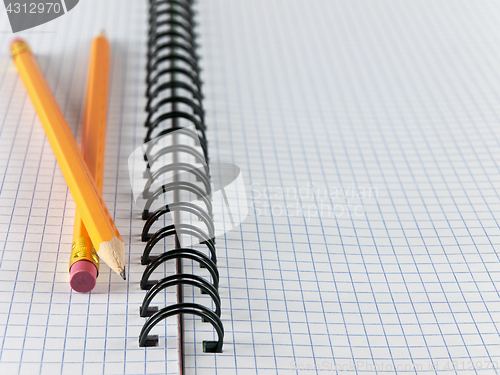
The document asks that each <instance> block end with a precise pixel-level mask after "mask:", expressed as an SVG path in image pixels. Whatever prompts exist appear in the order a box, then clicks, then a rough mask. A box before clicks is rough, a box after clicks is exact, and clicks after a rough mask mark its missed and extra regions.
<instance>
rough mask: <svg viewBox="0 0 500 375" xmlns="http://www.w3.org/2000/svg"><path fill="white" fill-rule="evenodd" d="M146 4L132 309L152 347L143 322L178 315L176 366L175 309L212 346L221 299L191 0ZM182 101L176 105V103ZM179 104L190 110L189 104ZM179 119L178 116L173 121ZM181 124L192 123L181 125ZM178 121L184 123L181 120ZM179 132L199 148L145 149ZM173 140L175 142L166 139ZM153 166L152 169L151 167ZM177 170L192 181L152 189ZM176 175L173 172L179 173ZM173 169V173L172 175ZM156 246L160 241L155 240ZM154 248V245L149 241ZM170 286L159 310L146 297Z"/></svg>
mask: <svg viewBox="0 0 500 375" xmlns="http://www.w3.org/2000/svg"><path fill="white" fill-rule="evenodd" d="M149 3H150V8H149V25H150V27H149V38H148V56H147V78H146V83H147V90H146V97H147V105H146V111H147V112H148V115H147V119H146V122H145V126H146V127H147V128H148V130H147V135H146V138H145V143H147V147H146V148H145V150H144V158H145V160H147V162H148V165H147V169H146V171H145V172H144V177H145V178H147V183H146V185H145V189H144V192H143V198H144V200H145V202H146V203H145V205H144V210H143V213H142V218H143V219H144V220H146V223H145V225H144V229H143V232H142V241H144V242H146V246H145V249H144V253H143V256H142V259H141V263H142V264H143V265H147V267H146V269H145V270H144V273H143V276H142V280H141V289H144V290H147V293H146V296H145V297H144V301H143V303H142V306H141V308H140V315H141V317H148V319H147V321H146V322H145V324H144V326H143V328H142V330H141V333H140V336H139V345H140V346H156V345H157V343H158V336H157V335H152V336H150V335H149V333H150V331H151V329H152V328H153V327H154V326H155V325H156V324H158V323H159V322H161V321H162V320H164V319H165V318H167V317H169V316H173V315H177V316H178V319H179V327H180V328H179V336H180V340H179V343H180V350H179V352H180V361H181V371H182V370H183V366H184V365H183V351H184V349H183V332H182V325H183V324H182V316H183V314H192V315H197V316H200V317H201V318H202V321H203V322H208V323H210V324H211V325H212V326H213V327H214V329H215V331H216V333H217V335H218V341H204V342H203V350H204V351H205V352H211V353H220V352H221V351H222V343H223V337H224V328H223V326H222V322H221V320H220V311H221V302H220V296H219V292H218V288H219V272H218V270H217V257H216V253H215V239H214V237H215V233H214V232H215V229H214V222H213V211H212V202H211V200H210V195H211V183H210V170H209V167H208V152H207V140H206V136H205V130H206V128H205V120H204V112H203V105H202V99H203V95H202V92H201V87H202V83H201V81H200V79H199V76H200V69H199V66H198V60H199V58H198V55H197V53H196V50H197V44H196V35H195V33H194V26H195V22H194V12H193V7H192V5H193V2H192V1H191V0H150V2H149ZM181 107H182V108H181ZM186 108H188V109H190V110H189V111H188V110H186ZM181 119H182V120H181ZM186 123H188V124H191V125H193V126H194V127H186V125H185V124H186ZM182 124H184V125H182ZM174 133H175V134H182V135H184V136H187V137H190V138H192V139H194V140H195V142H196V144H197V146H199V149H201V151H198V150H197V149H196V148H194V147H192V146H186V145H182V144H172V145H170V146H167V147H163V148H161V149H160V150H159V151H156V152H154V153H153V151H152V150H153V148H154V146H155V145H156V143H157V140H159V139H161V137H167V136H169V135H172V136H173V134H174ZM173 143H175V142H173ZM182 153H185V154H188V155H191V157H193V158H194V159H195V160H196V161H197V163H200V164H202V167H198V166H196V165H192V164H187V163H183V162H180V161H177V160H176V155H180V154H182ZM167 154H170V155H171V156H172V159H173V160H174V162H173V163H171V164H168V165H163V166H158V165H157V164H158V160H160V158H161V156H162V155H167ZM153 170H155V172H152V171H153ZM177 172H179V173H182V174H184V175H191V176H194V177H195V179H194V180H196V181H195V182H191V181H184V180H182V178H176V177H175V176H174V178H173V181H172V182H168V183H164V184H163V185H161V186H159V187H156V188H154V183H155V182H156V181H161V178H162V176H163V175H165V174H166V173H174V174H175V173H177ZM179 175H180V174H179ZM179 175H176V176H179ZM181 191H183V192H188V193H191V194H193V195H194V196H195V197H196V198H197V200H198V202H201V203H202V205H201V206H200V205H197V204H193V203H190V202H183V201H179V199H177V198H176V197H179V196H180V195H179V194H178V193H179V192H181ZM169 192H171V193H172V194H173V197H174V199H173V201H172V202H170V203H168V204H167V205H165V206H163V207H160V208H159V209H157V210H155V211H153V212H151V207H152V205H153V203H154V202H155V201H157V200H158V199H159V198H161V197H162V196H164V195H165V194H166V193H169ZM180 212H187V213H189V214H191V215H195V217H197V218H198V219H199V221H200V222H201V223H203V226H202V227H203V229H200V227H198V226H194V225H190V224H183V223H180V222H177V220H180V219H179V218H180V214H179V213H180ZM168 213H172V214H173V217H174V223H175V224H173V225H167V226H165V227H163V228H161V229H159V230H157V231H156V232H154V231H152V230H151V228H152V225H153V224H154V223H155V222H156V221H158V220H161V219H162V217H163V215H166V214H168ZM180 235H187V236H191V237H193V238H194V239H195V240H196V242H197V243H200V244H202V245H204V248H205V246H206V251H205V250H203V251H200V250H196V249H192V248H188V247H182V246H181V243H180V240H179V236H180ZM170 236H172V237H173V238H174V239H175V247H174V248H172V249H170V250H167V251H166V252H164V253H162V254H159V255H155V256H153V255H151V254H152V253H153V252H154V250H155V246H156V245H157V244H158V243H159V242H160V241H161V240H163V239H165V238H166V237H170ZM161 243H162V246H163V241H161ZM157 247H159V246H157ZM173 259H175V260H176V270H177V272H176V274H173V275H169V276H167V277H164V278H162V279H160V280H153V273H154V271H155V270H156V269H157V268H158V267H159V266H160V265H162V264H164V263H165V262H168V261H169V260H173ZM183 259H190V260H192V261H194V262H196V263H198V264H199V265H200V267H203V268H205V269H206V270H208V272H209V274H210V278H211V280H206V279H205V278H203V277H200V276H197V275H192V274H186V273H183V272H182V260H183ZM183 285H192V286H195V287H196V288H199V289H200V290H201V292H202V293H203V294H205V295H208V296H210V297H211V299H212V301H213V305H214V306H215V308H214V309H213V310H212V309H210V308H208V307H206V306H204V305H201V304H198V303H186V302H184V301H183V291H182V286H183ZM170 286H176V287H177V296H178V299H177V303H175V304H173V305H171V306H167V307H165V308H162V309H158V308H157V307H152V306H151V303H152V302H153V300H154V297H155V296H156V295H157V294H158V293H160V292H161V291H162V290H164V289H165V288H168V287H170Z"/></svg>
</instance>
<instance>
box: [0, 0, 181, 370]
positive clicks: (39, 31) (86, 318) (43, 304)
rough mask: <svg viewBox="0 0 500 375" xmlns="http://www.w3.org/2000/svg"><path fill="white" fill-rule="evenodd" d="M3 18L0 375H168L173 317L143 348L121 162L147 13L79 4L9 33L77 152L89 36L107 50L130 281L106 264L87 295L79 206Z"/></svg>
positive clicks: (140, 106)
mask: <svg viewBox="0 0 500 375" xmlns="http://www.w3.org/2000/svg"><path fill="white" fill-rule="evenodd" d="M1 8H2V11H1V12H0V13H1V15H0V17H1V18H0V25H1V33H0V51H2V52H1V54H0V97H1V100H0V119H1V120H0V144H1V146H0V153H1V156H0V171H1V172H0V178H1V185H0V186H1V187H0V189H1V192H0V206H1V209H0V211H1V212H0V220H1V222H0V280H1V282H0V296H1V298H0V374H6V375H10V374H18V373H19V374H38V373H41V374H51V375H52V374H72V375H74V374H90V375H94V374H123V373H125V374H146V373H147V374H165V373H168V374H175V373H177V372H178V358H177V344H176V337H177V330H176V321H175V319H174V320H171V321H168V322H167V323H168V324H167V325H163V326H162V327H161V332H158V331H157V332H155V333H158V334H159V335H160V346H159V348H155V349H154V350H147V349H144V348H139V346H138V337H139V332H140V329H141V328H142V324H143V323H144V318H140V317H139V306H140V304H141V303H142V299H143V298H144V295H145V293H144V291H141V290H140V288H139V281H140V278H141V276H142V272H143V270H144V267H143V266H141V265H140V255H141V253H142V250H143V248H144V245H143V244H142V243H140V242H139V234H140V232H141V230H142V225H143V221H142V220H141V219H140V211H139V210H138V209H136V208H135V207H134V206H133V203H132V202H133V200H132V192H131V187H130V182H129V175H128V170H127V159H128V156H129V154H130V153H131V152H132V151H133V150H134V149H135V148H136V147H139V146H140V144H141V143H142V139H143V138H144V135H145V128H144V127H143V124H144V119H145V112H144V106H145V99H144V91H145V84H144V77H145V76H144V74H145V63H146V59H145V56H146V36H147V26H148V24H147V3H146V2H144V1H123V0H113V1H108V0H107V1H97V0H86V1H80V3H79V4H78V5H77V6H76V7H75V8H74V9H73V10H71V11H70V12H68V14H66V15H64V16H62V17H60V18H58V19H56V20H54V21H51V22H49V23H47V24H45V25H42V26H39V27H37V28H35V29H30V30H27V31H25V32H22V33H20V34H19V35H18V34H16V36H20V37H23V38H25V39H26V40H27V41H28V42H29V43H30V45H31V47H32V49H33V51H34V53H35V54H36V56H37V60H38V62H39V65H40V67H41V69H42V71H43V72H44V74H45V76H46V79H47V81H48V84H49V86H50V87H51V89H52V91H53V93H54V95H55V97H56V100H57V101H58V104H59V106H60V108H61V111H62V112H63V114H64V116H65V118H66V120H67V122H68V125H69V127H70V128H71V130H72V131H73V134H75V135H78V137H77V141H78V143H79V144H80V140H81V131H82V124H83V115H84V108H85V88H86V80H87V71H88V63H89V55H90V47H91V42H92V38H93V37H95V36H96V35H97V34H98V33H99V32H100V31H101V30H105V33H106V34H107V36H108V38H109V40H110V43H111V48H112V50H111V67H110V69H111V70H110V94H109V107H108V123H107V140H106V159H105V171H104V193H103V197H104V200H105V201H106V204H107V207H108V209H109V210H110V212H111V215H112V216H113V218H114V220H115V223H116V225H117V227H118V229H119V231H120V233H121V235H122V237H123V239H124V241H125V250H126V263H127V270H126V271H127V281H123V280H122V279H121V278H120V277H119V276H118V275H116V274H114V273H113V272H110V270H109V268H108V267H107V266H106V265H105V264H101V266H100V274H99V277H98V279H97V285H96V287H95V288H94V290H93V291H92V292H91V293H90V294H79V293H76V292H73V291H72V290H71V288H70V286H69V283H68V262H69V256H70V249H71V242H72V233H73V217H74V211H75V205H74V202H73V200H72V198H71V195H70V193H69V192H68V189H67V186H66V183H65V181H64V178H63V176H62V173H61V171H60V168H59V167H58V165H57V162H56V160H55V158H54V155H53V153H52V150H51V148H50V145H49V143H48V141H47V139H46V136H45V134H44V131H43V128H42V126H41V124H40V122H39V120H38V117H37V115H36V113H35V111H34V108H33V105H32V103H31V101H30V99H29V98H28V95H27V93H26V89H25V87H24V85H23V84H22V82H21V80H20V78H19V75H18V73H17V71H16V69H15V67H14V65H13V64H12V62H11V58H10V56H9V43H10V41H11V40H12V39H13V38H14V36H13V35H12V33H11V32H10V27H9V25H8V21H7V16H6V13H5V12H4V11H3V6H2V7H1ZM157 298H158V301H157V303H158V304H159V305H160V304H163V305H164V304H165V298H166V296H165V295H162V296H158V297H157ZM162 298H163V300H162ZM155 302H156V299H155ZM166 337H169V338H170V339H169V340H167V342H165V338H166Z"/></svg>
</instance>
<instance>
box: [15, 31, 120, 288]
mask: <svg viewBox="0 0 500 375" xmlns="http://www.w3.org/2000/svg"><path fill="white" fill-rule="evenodd" d="M11 55H12V58H13V60H14V64H15V65H16V68H17V70H18V71H19V75H20V76H21V79H22V81H23V82H24V85H25V86H26V90H27V91H28V95H29V96H30V98H31V101H32V102H33V105H34V107H35V110H36V112H37V114H38V117H39V118H40V122H41V123H42V125H43V128H44V130H45V134H46V135H47V138H48V140H49V142H50V145H51V147H52V151H53V152H54V154H55V156H56V159H57V162H58V163H59V166H60V168H61V171H62V172H63V175H64V178H65V179H66V183H67V184H68V188H69V191H70V192H71V195H72V196H73V200H74V201H75V204H76V208H77V209H78V212H79V213H80V215H81V218H82V220H83V223H84V224H85V228H86V229H87V231H88V234H89V236H90V238H91V240H92V244H93V245H94V247H95V248H96V249H97V252H98V254H99V257H100V258H101V259H102V260H103V261H104V262H106V263H107V264H108V266H109V267H110V268H111V269H112V270H114V271H115V272H117V273H118V274H119V275H120V276H122V278H123V279H125V254H124V245H123V240H122V238H121V236H120V233H118V229H117V228H116V226H115V223H114V222H113V219H112V218H111V215H110V214H109V211H108V209H107V208H106V204H105V203H104V201H103V200H102V197H101V193H100V192H99V190H98V188H97V186H96V184H95V182H94V179H93V177H92V174H91V173H90V171H89V169H88V167H87V165H86V163H85V161H84V159H83V157H82V154H81V152H80V149H79V148H78V145H77V144H76V141H75V139H74V138H73V135H72V134H71V131H70V130H69V128H68V125H67V124H66V120H65V119H64V117H63V115H62V113H61V110H60V109H59V106H58V105H57V102H56V100H55V98H54V96H53V95H52V92H51V91H50V88H49V86H48V84H47V82H46V81H45V78H44V77H43V74H42V72H41V70H40V67H39V66H38V63H37V62H36V59H35V57H34V56H33V54H32V52H31V50H30V48H29V46H28V44H27V43H26V42H25V41H23V40H21V39H16V40H14V41H13V42H12V44H11Z"/></svg>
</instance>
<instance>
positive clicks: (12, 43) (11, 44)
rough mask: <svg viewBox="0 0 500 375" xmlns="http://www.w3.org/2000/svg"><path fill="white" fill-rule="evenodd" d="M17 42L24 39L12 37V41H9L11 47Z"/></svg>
mask: <svg viewBox="0 0 500 375" xmlns="http://www.w3.org/2000/svg"><path fill="white" fill-rule="evenodd" d="M17 42H24V39H21V38H16V39H14V40H13V41H12V42H10V48H11V49H12V46H13V45H14V43H17Z"/></svg>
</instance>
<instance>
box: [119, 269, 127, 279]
mask: <svg viewBox="0 0 500 375" xmlns="http://www.w3.org/2000/svg"><path fill="white" fill-rule="evenodd" d="M120 276H121V277H122V279H123V280H127V276H125V270H123V271H122V272H121V273H120Z"/></svg>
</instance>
